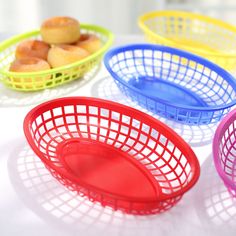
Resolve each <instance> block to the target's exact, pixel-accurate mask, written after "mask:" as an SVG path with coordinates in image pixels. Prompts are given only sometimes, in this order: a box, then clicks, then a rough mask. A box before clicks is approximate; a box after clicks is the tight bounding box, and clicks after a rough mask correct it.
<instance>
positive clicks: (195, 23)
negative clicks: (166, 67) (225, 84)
mask: <svg viewBox="0 0 236 236" xmlns="http://www.w3.org/2000/svg"><path fill="white" fill-rule="evenodd" d="M139 26H140V28H141V29H142V30H143V32H144V33H145V35H146V38H147V40H148V41H150V42H153V43H158V44H163V45H166V46H171V47H176V48H180V49H185V50H188V51H191V52H193V53H196V54H198V55H200V56H203V57H204V58H208V59H209V60H211V61H213V62H215V63H217V64H219V65H220V66H222V67H224V68H225V69H227V70H235V68H236V67H235V65H236V28H235V27H234V26H232V25H230V24H227V23H225V22H223V21H220V20H217V19H213V18H210V17H207V16H203V15H198V14H194V13H190V12H183V11H156V12H149V13H146V14H144V15H143V16H141V17H140V18H139Z"/></svg>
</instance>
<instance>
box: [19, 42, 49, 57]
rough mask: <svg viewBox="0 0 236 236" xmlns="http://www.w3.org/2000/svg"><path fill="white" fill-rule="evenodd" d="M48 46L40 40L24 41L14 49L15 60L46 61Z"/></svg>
mask: <svg viewBox="0 0 236 236" xmlns="http://www.w3.org/2000/svg"><path fill="white" fill-rule="evenodd" d="M49 49H50V45H49V44H47V43H45V42H43V41H40V40H25V41H23V42H21V43H20V44H19V45H18V46H17V47H16V52H15V56H16V59H22V58H26V57H37V58H41V59H43V60H47V57H48V51H49Z"/></svg>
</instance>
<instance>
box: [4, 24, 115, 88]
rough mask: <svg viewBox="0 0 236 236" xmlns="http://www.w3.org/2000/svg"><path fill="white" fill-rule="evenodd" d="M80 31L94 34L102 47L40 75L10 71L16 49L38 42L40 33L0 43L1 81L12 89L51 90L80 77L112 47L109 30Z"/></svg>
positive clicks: (83, 27)
mask: <svg viewBox="0 0 236 236" xmlns="http://www.w3.org/2000/svg"><path fill="white" fill-rule="evenodd" d="M80 28H81V32H82V33H91V34H95V35H97V36H98V37H99V38H100V40H101V42H102V47H101V48H100V49H99V50H98V51H97V52H95V53H93V54H91V55H90V56H88V57H86V58H85V59H82V60H80V61H78V62H75V63H72V64H69V65H66V66H62V67H58V68H53V69H50V70H45V71H40V72H32V73H29V72H28V73H18V72H17V73H16V72H10V71H9V66H10V64H11V62H12V61H13V60H14V57H15V49H16V46H17V45H18V44H19V43H20V42H22V41H24V40H27V39H40V32H39V30H35V31H31V32H28V33H25V34H21V35H17V36H14V37H12V38H10V39H8V40H6V41H4V42H2V43H1V44H0V79H1V81H2V82H3V83H4V84H5V85H6V86H7V87H9V88H11V89H14V90H19V91H37V90H42V89H46V88H53V87H55V86H58V85H62V84H64V83H67V82H70V81H72V80H75V79H78V78H80V77H82V76H83V75H84V74H85V73H86V72H88V71H89V70H91V69H92V68H93V67H94V66H95V65H98V64H99V63H100V61H101V59H102V57H103V55H104V53H105V51H106V50H107V49H108V48H109V47H110V46H111V44H112V41H113V34H112V33H111V32H110V31H108V30H106V29H104V28H102V27H100V26H95V25H85V24H82V25H81V26H80ZM48 78H50V79H48Z"/></svg>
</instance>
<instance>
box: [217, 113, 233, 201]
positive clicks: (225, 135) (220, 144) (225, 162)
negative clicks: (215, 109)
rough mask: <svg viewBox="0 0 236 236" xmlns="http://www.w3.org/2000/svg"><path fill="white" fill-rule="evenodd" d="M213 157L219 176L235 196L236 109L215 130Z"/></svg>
mask: <svg viewBox="0 0 236 236" xmlns="http://www.w3.org/2000/svg"><path fill="white" fill-rule="evenodd" d="M213 157H214V162H215V166H216V169H217V171H218V173H219V175H220V177H221V178H222V180H223V181H224V183H225V185H226V187H227V188H228V189H229V191H230V192H231V194H232V195H233V196H234V197H236V109H234V110H233V111H231V112H230V113H229V114H228V115H227V116H226V117H225V118H224V119H223V120H222V122H221V123H220V125H219V126H218V128H217V130H216V133H215V136H214V140H213Z"/></svg>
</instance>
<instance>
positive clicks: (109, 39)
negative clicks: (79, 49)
mask: <svg viewBox="0 0 236 236" xmlns="http://www.w3.org/2000/svg"><path fill="white" fill-rule="evenodd" d="M80 28H81V29H82V30H83V29H84V30H93V31H94V32H99V33H102V34H103V35H105V36H107V41H106V42H105V44H104V45H103V46H102V47H101V48H100V49H99V50H98V51H97V52H95V53H92V54H91V55H89V56H88V57H86V58H84V59H82V60H80V61H77V62H74V63H70V64H68V65H65V66H60V67H57V68H51V69H49V70H44V71H39V72H11V71H8V70H7V69H1V68H0V74H3V75H4V76H11V77H13V76H16V77H17V78H23V77H26V76H27V77H28V76H44V75H51V74H54V73H60V72H61V71H64V70H70V69H73V68H74V67H77V66H80V65H82V64H85V63H87V62H89V61H91V60H93V59H95V58H97V57H98V56H100V55H102V54H103V53H105V51H107V50H108V48H109V47H110V46H111V44H112V42H113V39H114V34H113V33H112V32H111V31H110V30H108V29H106V28H103V27H101V26H98V25H92V24H80ZM39 34H40V29H35V30H32V31H28V32H26V33H22V34H18V35H15V36H13V37H11V38H9V39H6V40H4V41H3V42H1V43H0V53H1V52H2V51H3V50H5V49H6V48H8V47H9V46H12V45H13V44H15V43H16V42H18V41H19V40H21V39H22V40H23V39H27V38H28V37H30V36H35V35H39Z"/></svg>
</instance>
